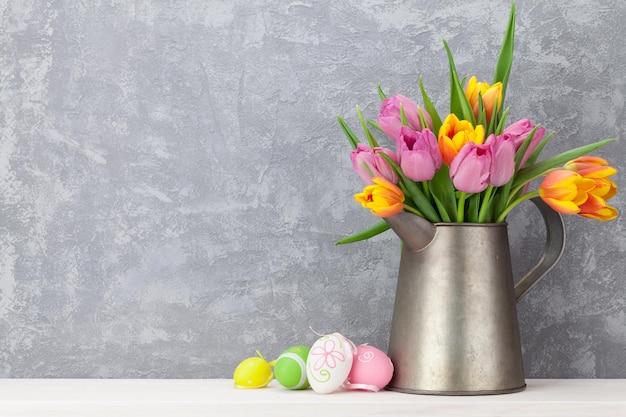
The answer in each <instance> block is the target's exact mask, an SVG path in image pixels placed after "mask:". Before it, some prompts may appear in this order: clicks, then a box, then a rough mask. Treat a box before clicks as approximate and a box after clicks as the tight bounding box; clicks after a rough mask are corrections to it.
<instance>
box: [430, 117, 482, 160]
mask: <svg viewBox="0 0 626 417" xmlns="http://www.w3.org/2000/svg"><path fill="white" fill-rule="evenodd" d="M484 141H485V128H484V127H483V126H482V125H478V126H476V127H474V126H472V124H471V123H470V122H468V121H467V120H459V119H458V118H457V117H456V116H455V115H454V114H449V115H448V117H446V118H445V120H444V121H443V124H442V125H441V127H440V128H439V141H438V144H439V150H440V151H441V155H442V156H443V163H444V164H446V165H450V164H451V163H452V160H453V159H454V157H455V156H456V155H457V154H458V153H459V151H460V150H461V148H462V147H463V146H465V145H467V144H468V143H469V142H474V143H475V144H477V145H482V143H483V142H484Z"/></svg>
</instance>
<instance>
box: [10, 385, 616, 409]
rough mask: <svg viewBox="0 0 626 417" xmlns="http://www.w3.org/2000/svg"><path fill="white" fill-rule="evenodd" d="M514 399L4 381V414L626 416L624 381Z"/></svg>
mask: <svg viewBox="0 0 626 417" xmlns="http://www.w3.org/2000/svg"><path fill="white" fill-rule="evenodd" d="M526 382H527V384H528V387H527V388H526V390H525V391H523V392H520V393H515V394H506V395H490V396H473V397H443V396H429V395H412V394H401V393H397V392H391V391H380V392H377V393H372V392H361V391H349V392H348V391H341V392H335V393H332V394H327V395H321V394H316V393H315V392H313V391H312V390H306V391H289V390H286V389H283V388H282V387H280V385H278V384H277V383H276V381H273V382H272V383H271V384H270V385H269V386H268V387H267V388H262V389H255V390H244V389H235V388H234V387H233V381H232V380H226V379H221V380H220V379H206V380H200V379H197V380H180V379H178V380H173V379H170V380H154V379H151V380H146V379H143V380H142V379H135V380H128V379H123V380H120V379H0V416H3V417H5V416H29V417H30V416H41V417H47V416H63V417H72V416H81V417H90V416H107V417H117V416H133V417H148V416H149V417H160V416H168V417H170V416H171V417H187V416H202V417H208V416H245V417H262V416H272V417H282V416H289V417H307V416H315V417H326V416H341V417H350V416H359V417H361V416H464V417H472V416H476V417H478V416H480V417H489V416H503V415H506V416H525V417H529V416H567V417H575V416H603V417H605V416H611V417H619V416H626V380H607V379H593V380H592V379H589V380H557V379H534V380H533V379H531V380H527V381H526Z"/></svg>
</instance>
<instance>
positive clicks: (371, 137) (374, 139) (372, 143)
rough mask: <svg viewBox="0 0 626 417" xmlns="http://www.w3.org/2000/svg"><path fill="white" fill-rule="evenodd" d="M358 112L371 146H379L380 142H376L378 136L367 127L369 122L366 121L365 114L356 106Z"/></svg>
mask: <svg viewBox="0 0 626 417" xmlns="http://www.w3.org/2000/svg"><path fill="white" fill-rule="evenodd" d="M356 114H357V116H359V121H360V122H361V127H362V128H363V131H364V132H365V136H366V137H367V142H368V143H369V145H370V147H371V148H377V147H378V142H376V138H374V135H372V132H370V130H369V129H368V128H367V123H365V119H364V118H363V114H362V113H361V108H360V107H359V106H356Z"/></svg>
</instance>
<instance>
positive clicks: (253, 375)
mask: <svg viewBox="0 0 626 417" xmlns="http://www.w3.org/2000/svg"><path fill="white" fill-rule="evenodd" d="M256 354H257V355H258V356H253V357H251V358H248V359H244V360H243V361H241V363H240V364H239V365H238V366H237V368H235V372H234V373H233V379H234V380H235V387H237V388H263V387H265V386H267V384H269V383H270V381H271V380H272V379H273V377H274V374H273V373H272V369H271V366H272V365H274V362H269V363H268V362H267V361H266V360H265V358H264V357H263V355H261V353H260V352H259V351H258V350H257V351H256Z"/></svg>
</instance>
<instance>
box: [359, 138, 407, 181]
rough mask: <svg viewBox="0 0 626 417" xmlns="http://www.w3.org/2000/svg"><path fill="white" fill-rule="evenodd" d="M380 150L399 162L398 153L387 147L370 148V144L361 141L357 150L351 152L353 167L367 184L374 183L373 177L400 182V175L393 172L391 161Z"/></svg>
mask: <svg viewBox="0 0 626 417" xmlns="http://www.w3.org/2000/svg"><path fill="white" fill-rule="evenodd" d="M378 152H383V153H385V154H387V155H389V157H390V158H391V159H392V160H393V161H394V162H396V163H397V162H398V158H397V157H396V154H395V153H394V152H393V151H391V150H389V149H386V148H374V149H372V148H370V147H369V146H367V145H365V144H363V143H359V144H358V145H357V147H356V150H354V151H352V152H351V153H350V159H351V160H352V169H354V171H355V172H356V173H357V174H359V177H361V179H362V180H363V183H365V185H370V184H374V182H373V181H372V177H382V178H384V179H386V180H388V181H391V182H392V183H394V184H396V183H397V182H398V176H397V175H396V174H395V172H393V169H392V168H391V166H390V165H389V162H387V161H386V160H385V158H383V157H382V156H381V155H378Z"/></svg>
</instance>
